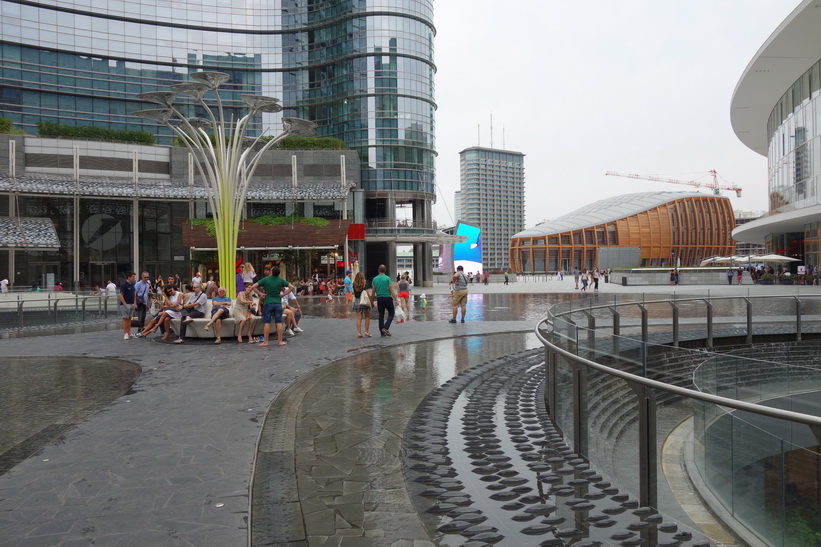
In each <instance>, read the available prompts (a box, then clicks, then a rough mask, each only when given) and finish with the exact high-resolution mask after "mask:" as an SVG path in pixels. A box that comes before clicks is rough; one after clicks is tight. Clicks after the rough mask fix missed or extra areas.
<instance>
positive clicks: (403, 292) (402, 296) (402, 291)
mask: <svg viewBox="0 0 821 547" xmlns="http://www.w3.org/2000/svg"><path fill="white" fill-rule="evenodd" d="M397 288H398V289H399V291H398V292H399V307H400V308H401V309H402V311H403V312H405V317H406V318H407V319H410V304H409V303H408V300H409V299H410V278H409V277H408V274H407V272H405V274H404V275H403V276H402V277H401V278H400V279H399V283H397ZM399 322H400V323H401V322H402V321H399Z"/></svg>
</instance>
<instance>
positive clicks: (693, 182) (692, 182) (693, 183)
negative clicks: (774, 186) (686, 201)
mask: <svg viewBox="0 0 821 547" xmlns="http://www.w3.org/2000/svg"><path fill="white" fill-rule="evenodd" d="M707 174H709V175H711V178H712V181H708V182H704V181H699V180H678V179H668V178H664V177H654V176H653V175H636V174H633V173H617V172H615V171H608V172H607V173H605V175H610V176H613V177H625V178H628V179H638V180H654V181H656V182H669V183H671V184H686V185H688V186H695V187H696V188H704V187H707V188H712V189H713V193H714V194H715V195H717V196H719V195H721V190H732V191H733V192H735V195H736V197H738V198H740V197H741V186H738V185H737V184H720V183H719V182H718V173H717V172H716V170H715V169H711V170H710V171H708V172H707Z"/></svg>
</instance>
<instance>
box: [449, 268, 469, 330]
mask: <svg viewBox="0 0 821 547" xmlns="http://www.w3.org/2000/svg"><path fill="white" fill-rule="evenodd" d="M451 283H453V295H452V297H451V298H452V299H453V301H452V302H451V306H452V307H453V317H452V318H451V319H450V321H448V322H449V323H456V312H457V310H458V309H459V308H460V307H461V308H462V323H464V322H465V312H466V311H467V306H468V280H467V276H466V275H465V269H464V268H463V267H462V266H457V267H456V273H454V274H453V279H452V280H451Z"/></svg>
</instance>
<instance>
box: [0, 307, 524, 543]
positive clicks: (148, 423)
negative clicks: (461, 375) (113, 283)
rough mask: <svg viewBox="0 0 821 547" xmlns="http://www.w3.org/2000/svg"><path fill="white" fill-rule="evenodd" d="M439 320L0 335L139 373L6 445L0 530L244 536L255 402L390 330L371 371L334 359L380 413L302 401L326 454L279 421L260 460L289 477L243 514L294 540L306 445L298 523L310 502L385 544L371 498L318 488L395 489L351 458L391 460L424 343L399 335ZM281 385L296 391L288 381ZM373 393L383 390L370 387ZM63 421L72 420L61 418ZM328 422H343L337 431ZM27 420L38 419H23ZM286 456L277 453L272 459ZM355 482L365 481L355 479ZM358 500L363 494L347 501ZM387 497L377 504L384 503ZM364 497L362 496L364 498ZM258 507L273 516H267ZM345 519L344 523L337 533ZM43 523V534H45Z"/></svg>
mask: <svg viewBox="0 0 821 547" xmlns="http://www.w3.org/2000/svg"><path fill="white" fill-rule="evenodd" d="M442 325H443V324H440V323H438V322H413V321H411V322H408V323H404V324H402V325H398V326H397V328H395V329H392V332H393V334H394V336H393V337H391V338H390V339H387V338H386V339H378V340H377V341H373V342H372V343H371V344H369V345H368V346H363V344H362V341H361V340H360V339H357V338H356V329H355V325H354V323H353V321H348V322H345V321H343V320H340V319H315V318H306V319H304V320H303V323H302V326H303V328H305V330H306V332H305V333H303V334H300V335H299V336H297V337H295V338H292V339H291V340H290V342H289V345H288V346H287V347H285V348H276V347H270V348H268V349H264V348H258V347H256V346H255V345H251V344H244V345H242V346H239V345H237V344H235V343H231V342H228V343H224V344H222V345H221V346H219V347H215V346H214V345H213V344H208V343H206V342H199V341H191V343H186V344H182V345H172V344H166V343H162V342H158V341H156V340H155V339H151V340H130V341H124V340H122V336H121V335H119V334H118V332H117V331H100V332H89V333H83V334H71V335H49V336H42V337H29V338H19V339H8V340H2V341H0V368H2V367H3V363H4V358H6V357H11V356H27V357H28V356H31V357H33V356H44V357H51V356H77V357H81V358H83V357H97V358H108V359H118V360H123V361H127V362H132V363H135V364H137V365H139V366H140V367H142V374H141V376H140V377H139V378H138V379H137V382H136V383H135V385H134V386H133V389H132V390H131V392H129V393H127V394H126V395H124V396H121V397H119V398H117V399H114V400H113V401H111V403H110V404H108V405H107V406H104V407H102V408H93V409H92V410H91V414H88V415H86V416H85V417H83V418H82V419H80V420H73V421H72V420H70V423H69V424H66V425H68V427H67V428H66V429H65V430H61V431H60V432H59V435H58V436H57V437H56V438H53V439H50V440H49V441H48V442H46V443H45V444H44V445H43V446H41V447H40V448H39V449H37V451H36V452H35V453H34V454H31V455H27V456H24V457H23V458H21V461H20V462H19V463H17V464H16V465H14V466H13V467H12V468H11V469H10V470H9V471H8V472H7V473H6V474H5V475H3V476H0V529H2V541H1V542H0V543H2V544H3V545H55V544H59V545H84V546H86V545H89V544H97V545H106V546H108V545H160V544H162V545H240V544H244V543H246V541H247V536H248V520H249V513H248V506H249V502H248V496H249V491H250V487H251V477H252V473H253V470H254V460H255V457H256V443H257V439H258V437H259V434H260V429H261V426H262V424H263V421H264V419H265V415H266V411H267V409H268V407H269V405H271V402H272V401H274V400H275V399H276V397H277V395H278V394H279V393H280V392H282V391H283V390H285V389H286V388H287V387H288V386H289V385H290V384H291V383H292V382H293V381H294V380H295V379H297V378H300V377H303V376H304V377H305V378H309V377H310V375H311V374H314V373H316V374H319V375H320V376H321V377H325V376H326V375H327V372H325V369H323V368H322V367H324V366H325V365H328V364H329V363H333V362H334V361H337V360H339V359H345V358H348V357H350V356H359V355H368V354H369V352H371V351H372V350H374V349H377V350H378V349H384V348H392V347H394V348H395V347H397V346H401V347H402V348H401V353H400V354H396V355H398V357H396V359H398V361H390V362H388V361H380V363H379V366H386V367H388V368H389V372H386V373H385V378H384V379H383V380H380V381H379V382H376V381H375V380H376V375H375V374H373V373H369V374H368V375H361V374H359V373H355V374H346V375H347V376H348V378H347V381H346V385H347V386H348V387H349V388H351V389H355V388H356V386H357V385H358V386H359V389H360V390H362V389H364V390H365V391H369V392H371V393H373V394H376V393H378V394H379V397H377V398H376V399H377V400H379V405H380V408H381V411H383V414H382V415H381V416H376V415H375V417H377V418H380V419H382V418H384V419H386V420H387V421H389V422H390V423H391V424H392V425H391V426H390V428H386V429H385V433H384V434H379V435H375V434H372V433H370V432H367V431H366V430H367V428H368V424H367V422H366V419H365V418H366V416H367V415H368V414H371V413H372V412H373V408H372V406H369V405H367V404H364V403H361V402H359V401H358V399H357V397H353V398H351V399H350V400H349V402H351V408H352V409H353V410H354V411H353V413H347V414H348V415H346V417H345V418H344V420H343V419H342V418H341V415H342V414H343V412H342V411H343V410H345V409H343V408H337V410H339V412H337V411H333V409H332V411H329V412H324V413H323V412H318V413H317V414H318V417H317V418H315V419H312V420H311V424H312V425H311V427H313V428H318V429H319V430H321V431H323V432H324V431H325V430H327V429H330V428H336V429H335V430H334V431H328V432H327V434H326V435H324V437H327V441H328V442H329V443H331V444H329V445H328V447H327V450H328V451H329V452H328V453H327V455H326V454H325V453H324V452H323V453H322V454H320V455H319V456H317V455H316V454H315V453H314V452H311V450H312V449H313V440H311V441H310V442H295V440H294V439H295V437H294V436H293V430H291V431H292V432H291V437H290V440H288V439H287V436H283V437H281V438H282V439H285V440H286V441H287V442H286V443H285V444H283V445H282V448H283V449H282V450H280V451H278V452H277V451H274V452H273V454H276V455H277V457H278V458H280V459H279V461H272V462H270V463H271V466H270V467H280V466H281V467H282V469H284V470H285V473H283V477H285V479H289V480H287V481H286V480H285V479H283V485H284V484H285V482H287V483H288V486H287V487H286V488H285V492H287V493H288V494H287V495H282V496H280V498H277V499H276V502H275V503H270V504H268V505H267V506H266V508H267V509H269V510H271V511H273V512H274V513H273V518H269V519H268V520H267V523H266V522H261V524H260V529H259V530H256V529H255V530H254V537H255V538H256V539H257V540H258V541H260V544H266V545H267V544H271V545H276V544H278V543H281V544H289V545H300V544H306V537H305V534H304V529H303V528H302V525H301V522H300V519H301V515H300V514H301V507H300V505H299V504H298V502H297V501H296V495H295V494H294V493H295V492H297V490H296V485H297V479H296V475H295V467H294V458H296V461H297V462H300V461H302V459H305V460H307V457H306V456H308V455H310V458H311V459H316V460H317V462H316V466H317V470H318V471H320V472H321V473H325V474H326V475H327V476H325V477H314V478H313V479H312V480H310V481H306V482H305V483H304V484H305V485H308V484H312V485H314V487H315V489H316V491H317V492H319V491H320V490H322V491H324V494H323V495H322V496H320V497H318V498H317V503H316V504H313V502H311V503H309V504H307V505H306V507H308V508H309V509H310V510H312V511H313V512H312V513H311V514H312V515H313V516H312V519H313V520H312V523H316V525H317V526H325V524H322V523H321V522H320V521H321V520H322V518H321V516H320V515H321V514H324V515H325V516H326V517H328V518H329V519H330V520H329V521H328V522H330V523H331V525H332V527H333V528H334V533H336V531H337V528H336V526H337V524H339V525H340V528H339V529H338V531H339V533H340V538H342V539H343V540H344V541H349V540H351V541H355V540H357V539H361V538H367V539H371V540H373V541H376V542H380V543H381V542H382V541H383V539H384V541H385V542H386V544H390V543H391V541H389V539H390V538H387V536H386V538H383V537H377V536H379V534H381V533H382V532H380V531H379V530H376V529H369V528H367V524H368V523H369V522H372V521H373V518H374V515H373V514H372V513H374V511H366V510H364V509H363V511H362V515H361V522H360V519H359V516H360V515H359V510H358V509H354V508H353V503H352V502H351V503H349V502H348V501H347V500H348V499H349V498H347V497H345V498H344V499H345V500H346V503H345V504H344V505H345V510H344V514H343V512H341V511H336V510H335V509H334V508H333V503H334V498H335V497H342V496H348V495H352V494H354V493H362V497H363V499H373V496H374V492H373V489H374V488H378V489H385V492H388V491H389V490H390V489H394V488H396V489H400V490H401V488H402V487H401V473H400V472H399V470H398V468H397V470H396V472H394V471H393V469H391V470H390V473H389V474H388V475H386V476H385V477H377V478H375V479H374V478H373V477H370V478H369V477H368V474H367V469H368V467H369V466H371V465H373V464H375V463H376V464H384V463H385V462H389V461H393V460H395V458H396V454H397V453H398V450H399V448H398V446H399V445H398V443H397V441H396V437H397V436H398V435H401V431H398V430H399V429H400V425H399V424H400V423H401V421H402V420H403V419H404V417H403V416H404V415H409V413H410V410H407V411H402V410H401V408H402V406H403V405H405V404H406V403H407V402H408V401H410V400H412V398H413V390H414V389H427V387H424V388H422V387H420V384H418V382H414V381H413V376H415V375H417V374H418V373H420V372H421V369H420V368H419V367H420V364H419V363H420V361H430V362H433V361H434V360H435V358H434V356H433V355H431V354H430V352H429V351H428V352H427V353H424V354H419V355H417V354H416V353H415V352H414V351H412V350H413V348H414V344H413V343H415V342H422V341H427V340H431V339H436V338H444V337H445V336H452V335H453V333H452V332H443V329H442V328H441V327H442ZM531 329H532V325H530V324H529V323H519V322H496V323H480V322H475V323H473V324H471V325H465V328H464V329H463V330H461V331H460V332H459V334H460V335H461V334H485V333H493V332H499V331H510V330H513V331H522V332H529V331H530V330H531ZM522 336H523V337H526V336H527V335H522ZM476 340H478V339H476ZM450 347H451V349H450V350H449V351H450V353H449V358H448V359H447V361H448V362H450V367H451V368H453V367H454V366H456V367H463V366H466V363H467V362H468V361H469V359H467V358H465V357H464V354H466V353H468V351H467V349H468V344H467V343H466V342H465V341H464V340H462V341H459V339H455V340H454V341H451V342H450ZM454 348H456V349H458V350H459V351H455V349H454ZM391 351H393V350H391ZM460 352H461V353H460ZM454 363H455V365H454ZM332 367H333V365H332ZM377 368H378V367H377ZM423 375H430V376H431V377H432V379H433V380H434V382H438V381H444V380H447V379H448V378H449V376H450V375H451V371H449V370H446V369H441V370H437V371H433V370H429V371H427V372H424V374H423ZM12 380H14V381H18V382H26V381H28V380H30V377H28V376H27V375H26V374H25V371H24V373H22V374H18V375H15V376H14V377H13V378H12ZM386 382H387V383H386ZM58 385H59V382H58ZM294 393H295V394H296V395H297V396H300V397H302V396H304V395H305V394H304V393H302V394H300V392H299V390H296V391H295V392H294ZM338 393H339V386H337V385H335V384H334V383H333V382H330V383H326V384H325V385H324V386H323V388H322V391H321V395H322V396H323V397H329V396H331V395H335V394H338ZM425 393H427V391H425ZM425 393H422V394H421V396H424V394H425ZM383 394H388V395H389V397H388V398H383V397H382V395H383ZM68 396H70V394H69V393H65V392H60V391H59V390H58V391H57V392H55V393H54V394H53V395H52V396H51V399H49V398H44V399H43V400H42V402H41V404H43V405H46V406H48V404H49V402H51V401H53V400H54V399H59V398H60V397H68ZM311 404H313V401H312V403H311ZM320 406H321V405H320ZM282 410H283V412H284V414H283V415H281V416H279V417H281V418H282V419H283V424H284V425H286V426H287V424H288V423H291V424H293V423H294V422H293V419H292V418H293V417H292V416H291V414H289V413H290V412H291V410H289V409H288V408H283V409H282ZM411 410H412V409H411ZM73 417H74V415H73V414H72V413H71V412H64V413H63V414H62V415H58V416H57V417H56V419H55V418H54V417H52V419H54V420H55V423H59V422H60V421H61V420H62V421H65V420H66V418H73ZM277 419H278V418H277ZM289 420H290V421H289ZM27 421H29V422H30V420H24V424H25V422H27ZM75 421H76V422H77V425H76V426H74V425H71V424H72V423H74V422H75ZM343 425H344V426H345V427H347V428H353V429H352V430H350V429H349V430H347V431H346V430H345V427H341V426H343ZM42 429H43V427H42V426H40V427H39V429H38V431H39V430H42ZM300 431H301V430H300ZM361 431H365V433H360V432H361ZM301 435H302V433H300V436H301ZM385 437H387V438H385ZM322 442H325V438H323V440H322ZM288 443H290V447H289V445H288ZM323 450H324V449H323ZM288 457H290V460H291V464H290V467H289V466H288V465H287V464H286V463H284V460H285V459H287V458H288ZM320 458H330V459H320ZM351 462H356V463H355V464H352V463H351ZM288 469H290V470H291V471H290V472H288ZM389 469H390V468H389ZM340 474H341V475H340ZM363 485H372V486H370V490H369V489H368V487H367V486H363ZM269 491H270V489H269ZM310 491H311V489H308V490H306V492H310ZM389 497H390V496H389ZM399 497H401V496H399ZM282 498H285V499H284V500H282ZM256 501H257V500H254V502H255V503H256ZM366 503H368V502H367V501H363V502H362V505H363V506H364V504H366ZM220 504H221V506H220V507H217V506H218V505H220ZM322 507H325V509H321V508H322ZM382 507H383V508H384V507H385V505H384V504H383V505H382ZM398 507H399V505H391V511H396V510H397V509H398ZM378 509H379V507H378V506H377V511H376V512H377V513H378ZM328 511H330V512H328ZM399 514H400V517H397V519H394V520H393V521H392V520H391V519H390V517H389V515H390V513H386V514H385V518H384V521H385V526H386V527H390V528H394V527H395V525H396V524H397V523H402V522H403V521H404V519H405V518H406V517H405V516H402V515H407V519H409V520H411V521H412V513H402V512H400V513H399ZM337 517H338V518H339V519H341V520H337ZM348 519H350V520H348ZM380 521H381V518H380ZM271 522H275V523H276V525H275V526H270V524H271ZM46 526H49V527H50V528H46ZM283 526H284V527H286V528H290V529H289V530H286V532H287V533H280V532H282V528H283ZM300 530H303V531H302V533H301V535H300ZM405 530H406V531H405V532H403V533H402V534H401V536H402V537H403V538H412V539H414V540H417V541H427V539H428V538H427V534H426V533H425V532H424V530H423V529H421V528H417V527H411V528H409V529H405ZM349 533H355V534H357V535H358V536H357V537H353V538H349V537H348V536H347V535H346V534H349ZM417 533H418V535H417ZM35 534H37V535H35ZM395 535H396V534H395ZM55 538H59V543H57V542H56V541H55ZM329 538H330V539H328V542H329V543H328V544H333V545H339V544H340V538H336V539H333V536H329ZM316 539H317V540H319V536H317V537H316ZM394 539H396V538H394ZM400 539H401V538H400ZM280 540H281V541H280ZM312 544H313V543H312ZM371 544H373V543H371ZM412 544H413V543H412V542H411V543H408V545H412Z"/></svg>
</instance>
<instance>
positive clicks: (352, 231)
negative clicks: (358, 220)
mask: <svg viewBox="0 0 821 547" xmlns="http://www.w3.org/2000/svg"><path fill="white" fill-rule="evenodd" d="M364 239H365V225H364V224H351V225H349V226H348V240H349V241H357V240H364Z"/></svg>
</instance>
